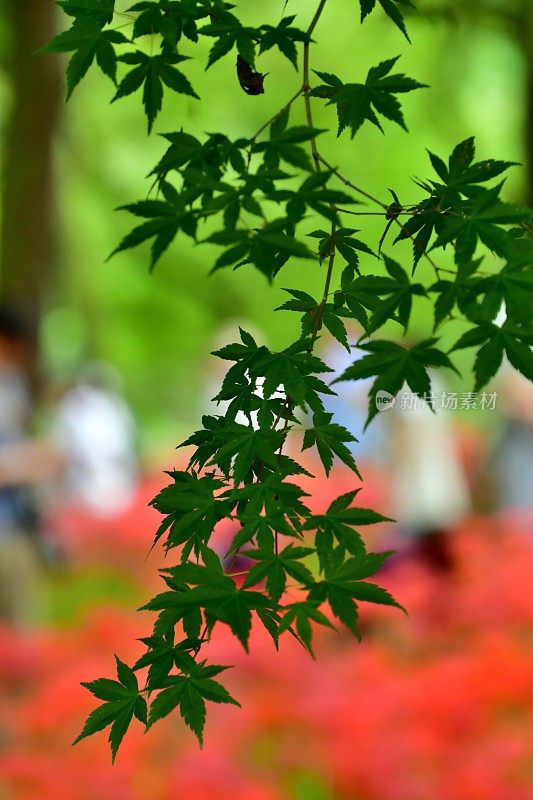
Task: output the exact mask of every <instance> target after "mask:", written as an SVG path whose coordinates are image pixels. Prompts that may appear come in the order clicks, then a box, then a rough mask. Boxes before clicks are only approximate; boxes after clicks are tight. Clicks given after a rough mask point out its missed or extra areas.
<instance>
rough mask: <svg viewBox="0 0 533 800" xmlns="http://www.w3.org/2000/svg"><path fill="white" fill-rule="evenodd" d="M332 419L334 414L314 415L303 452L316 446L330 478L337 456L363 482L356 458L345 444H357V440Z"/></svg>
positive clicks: (305, 435)
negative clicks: (334, 458) (334, 459)
mask: <svg viewBox="0 0 533 800" xmlns="http://www.w3.org/2000/svg"><path fill="white" fill-rule="evenodd" d="M332 417H333V414H327V413H326V412H322V411H318V412H316V413H315V414H314V416H313V426H312V427H310V428H306V430H305V433H304V439H303V444H302V450H307V449H308V448H309V447H313V445H316V448H317V450H318V454H319V456H320V460H321V461H322V464H323V466H324V470H325V472H326V475H328V476H329V473H330V472H331V467H332V465H333V456H334V455H336V456H338V458H340V460H341V461H342V462H343V463H344V464H346V466H348V467H350V469H352V470H353V471H354V472H355V474H356V475H357V477H358V478H360V479H361V480H362V478H361V475H360V473H359V470H358V469H357V465H356V463H355V461H354V457H353V455H352V454H351V452H350V450H349V449H348V447H346V445H345V442H357V439H356V438H355V436H354V435H353V434H352V433H350V431H348V430H346V428H343V426H342V425H339V424H337V423H336V422H332V421H331V420H332Z"/></svg>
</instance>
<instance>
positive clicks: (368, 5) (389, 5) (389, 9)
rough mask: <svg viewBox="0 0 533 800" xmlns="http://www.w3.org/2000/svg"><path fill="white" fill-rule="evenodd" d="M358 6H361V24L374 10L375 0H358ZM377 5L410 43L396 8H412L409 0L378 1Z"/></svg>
mask: <svg viewBox="0 0 533 800" xmlns="http://www.w3.org/2000/svg"><path fill="white" fill-rule="evenodd" d="M359 4H360V6H361V22H363V21H364V20H365V18H366V17H367V16H368V15H369V14H370V13H371V12H372V11H373V10H374V8H375V5H376V0H359ZM379 4H380V6H381V7H382V9H383V11H384V12H385V13H386V14H387V16H388V17H389V18H390V19H391V20H392V21H393V22H394V24H395V25H396V26H397V27H398V28H399V29H400V30H401V32H402V33H403V35H404V36H405V38H406V39H407V41H408V42H410V41H411V40H410V38H409V35H408V33H407V29H406V27H405V22H404V19H403V16H402V13H401V11H400V9H399V8H398V6H402V5H403V6H407V7H408V8H414V7H415V6H414V4H413V3H411V0H379Z"/></svg>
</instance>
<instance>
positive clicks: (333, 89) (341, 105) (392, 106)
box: [311, 56, 426, 139]
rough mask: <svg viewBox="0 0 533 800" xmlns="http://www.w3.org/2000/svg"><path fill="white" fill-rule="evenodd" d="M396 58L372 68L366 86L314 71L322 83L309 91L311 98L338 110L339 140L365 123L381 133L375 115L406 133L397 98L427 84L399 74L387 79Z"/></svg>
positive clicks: (353, 134)
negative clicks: (343, 134)
mask: <svg viewBox="0 0 533 800" xmlns="http://www.w3.org/2000/svg"><path fill="white" fill-rule="evenodd" d="M398 58H399V56H396V58H389V59H387V60H386V61H382V62H381V63H380V64H378V65H377V66H376V67H372V68H371V69H370V70H369V71H368V75H367V77H366V81H365V83H343V82H342V81H341V79H340V78H338V77H337V76H336V75H332V74H331V73H328V72H316V71H315V74H316V75H318V77H319V78H321V79H322V80H323V81H324V82H325V83H324V84H323V85H321V86H317V87H315V88H314V89H312V90H311V95H313V96H314V97H322V98H327V99H328V105H332V104H334V105H336V106H337V117H338V122H339V127H338V131H337V136H340V134H341V133H342V131H343V130H344V129H345V128H350V131H351V137H352V139H353V137H354V136H355V134H356V133H357V131H358V130H359V128H360V127H361V125H362V124H363V123H364V122H365V121H368V122H372V123H373V124H374V125H376V127H378V128H379V129H380V131H381V132H382V133H383V128H382V126H381V122H380V121H379V118H378V116H377V114H381V115H382V116H384V117H386V118H387V119H390V120H391V121H392V122H396V123H397V124H398V125H400V127H402V128H403V129H404V130H407V126H406V124H405V120H404V117H403V113H402V109H401V105H400V103H399V101H398V99H397V97H396V95H397V94H403V93H405V92H412V91H413V90H414V89H423V88H426V84H425V83H419V82H418V81H415V80H414V79H413V78H408V77H407V76H406V75H403V74H401V73H399V74H395V75H390V74H389V73H390V71H391V69H392V68H393V67H394V65H395V64H396V62H397V61H398Z"/></svg>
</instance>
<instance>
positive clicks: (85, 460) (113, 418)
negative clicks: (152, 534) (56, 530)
mask: <svg viewBox="0 0 533 800" xmlns="http://www.w3.org/2000/svg"><path fill="white" fill-rule="evenodd" d="M135 438H136V428H135V422H134V418H133V415H132V413H131V410H130V408H129V406H128V404H127V402H126V401H125V399H124V398H123V397H122V395H121V393H120V378H119V376H118V373H117V372H116V371H115V370H114V368H113V367H111V365H109V364H106V363H104V362H95V363H93V364H90V365H88V366H87V367H86V368H85V369H84V370H83V371H82V373H81V375H80V378H79V380H78V381H77V382H75V383H74V385H73V386H71V387H70V388H69V389H67V390H66V391H65V392H64V394H63V396H62V397H61V398H60V399H59V401H58V404H57V408H56V410H55V413H54V421H53V424H52V439H53V441H54V444H55V447H56V448H57V451H58V453H59V454H60V457H61V459H62V463H63V469H62V475H61V488H62V495H63V499H64V500H65V502H66V503H67V505H69V506H71V507H75V508H77V509H79V510H81V511H84V512H87V513H89V514H92V515H95V516H97V517H102V518H105V517H110V516H114V515H116V514H120V513H121V512H123V511H124V510H126V509H127V508H128V507H129V506H130V505H131V503H132V502H133V499H134V497H135V495H136V492H137V488H138V477H139V467H138V458H137V453H136V447H135Z"/></svg>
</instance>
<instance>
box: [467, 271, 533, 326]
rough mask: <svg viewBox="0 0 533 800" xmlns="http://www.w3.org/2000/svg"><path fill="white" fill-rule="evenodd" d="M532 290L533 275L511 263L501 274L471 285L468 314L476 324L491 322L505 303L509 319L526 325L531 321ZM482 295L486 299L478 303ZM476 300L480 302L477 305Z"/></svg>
mask: <svg viewBox="0 0 533 800" xmlns="http://www.w3.org/2000/svg"><path fill="white" fill-rule="evenodd" d="M532 290H533V274H532V273H531V272H530V271H526V270H524V269H523V268H521V267H520V266H515V265H514V264H513V263H512V262H508V263H507V264H506V265H505V267H504V268H503V269H502V270H501V271H500V272H498V273H496V274H495V275H490V276H488V277H483V278H481V277H480V278H478V279H477V280H476V281H475V282H473V283H472V284H471V285H470V287H469V293H468V294H467V296H466V299H467V301H469V305H467V307H466V309H465V313H466V314H467V316H468V317H469V319H472V320H474V321H476V322H492V321H493V320H494V319H495V317H496V316H497V314H498V312H499V310H500V308H501V307H502V303H505V309H506V312H507V317H508V319H510V320H512V321H513V322H516V323H520V324H527V323H528V322H529V321H530V319H531V299H530V298H531V291H532ZM480 295H483V297H482V300H481V301H480V302H479V301H478V298H479V296H480ZM474 300H476V301H478V302H476V303H475V304H474Z"/></svg>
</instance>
